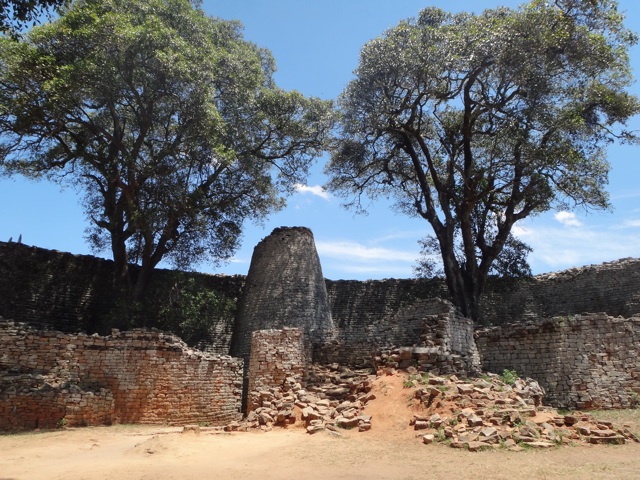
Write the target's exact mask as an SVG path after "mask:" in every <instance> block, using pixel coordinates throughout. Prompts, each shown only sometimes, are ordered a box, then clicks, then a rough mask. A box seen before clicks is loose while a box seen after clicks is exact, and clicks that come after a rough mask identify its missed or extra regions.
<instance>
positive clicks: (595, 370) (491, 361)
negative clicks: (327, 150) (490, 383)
mask: <svg viewBox="0 0 640 480" xmlns="http://www.w3.org/2000/svg"><path fill="white" fill-rule="evenodd" d="M476 343H477V345H478V350H479V352H480V357H481V361H482V366H483V368H484V369H485V370H487V371H489V372H495V373H501V372H502V371H503V370H504V369H510V370H515V371H516V372H517V373H518V375H520V376H521V377H531V378H534V379H536V380H537V381H538V382H539V383H540V385H541V386H542V387H543V388H544V389H545V390H546V392H547V393H546V397H545V398H546V400H547V401H548V402H549V403H550V404H551V405H553V406H555V407H564V408H577V409H591V408H605V409H607V408H629V407H636V406H638V405H639V400H640V316H634V317H632V318H627V319H624V318H622V317H617V318H614V317H610V316H608V315H606V314H604V313H600V314H585V315H577V316H575V317H556V318H552V319H543V320H537V321H532V322H529V323H526V324H522V323H517V324H508V325H504V326H498V327H492V328H486V329H482V330H478V331H477V332H476Z"/></svg>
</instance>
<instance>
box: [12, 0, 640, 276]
mask: <svg viewBox="0 0 640 480" xmlns="http://www.w3.org/2000/svg"><path fill="white" fill-rule="evenodd" d="M520 3H521V2H515V1H506V0H505V1H490V0H474V1H456V2H451V1H441V0H431V1H429V0H427V1H424V0H423V1H418V0H394V1H391V0H323V1H319V0H318V1H315V0H204V1H203V8H204V9H205V11H206V12H207V13H208V14H209V15H211V16H215V17H220V18H224V19H228V20H231V19H235V20H240V21H241V22H242V24H243V25H244V36H245V39H247V40H249V41H252V42H254V43H256V44H257V45H259V46H260V47H264V48H267V49H269V50H271V52H272V54H273V56H274V57H275V60H276V63H277V66H278V71H277V72H276V74H275V79H276V83H277V84H278V86H279V87H281V88H284V89H287V90H293V89H295V90H298V91H300V92H302V93H303V94H305V95H307V96H316V97H321V98H324V99H335V98H337V97H338V96H339V94H340V93H341V92H342V90H343V89H344V88H345V87H346V85H347V83H348V82H349V81H350V80H351V79H352V78H353V70H354V69H355V68H356V67H357V64H358V55H359V52H360V49H361V47H362V46H363V45H364V44H365V43H366V42H367V41H369V40H371V39H373V38H375V37H378V36H380V35H381V34H383V32H384V31H385V30H386V29H388V28H391V27H393V26H395V25H397V24H398V22H399V21H401V20H403V19H406V18H409V17H414V16H416V15H417V14H418V12H419V11H420V10H421V9H422V8H425V7H427V6H436V7H440V8H443V9H444V10H448V11H452V12H455V11H472V12H476V13H479V12H481V11H482V10H484V9H486V8H495V7H497V6H509V7H516V6H517V5H519V4H520ZM619 7H620V10H622V11H625V12H626V15H627V21H626V25H627V26H628V27H629V28H631V29H632V30H634V31H636V32H640V2H637V1H636V0H622V1H620V2H619ZM631 62H632V66H633V68H634V73H635V76H636V77H640V47H639V46H635V47H634V48H633V49H632V50H631ZM631 91H632V92H633V93H634V94H636V95H640V86H639V85H638V84H637V83H636V84H635V85H634V86H633V88H632V89H631ZM629 125H630V126H631V127H632V128H633V129H635V130H640V118H634V119H632V121H631V122H630V123H629ZM608 159H609V162H610V163H611V166H612V168H611V172H610V176H609V185H608V191H609V193H610V196H611V204H612V206H613V208H612V210H611V211H606V212H596V213H593V212H591V213H587V212H584V211H575V212H565V211H550V212H547V213H545V214H542V215H539V216H536V217H534V218H529V219H526V220H525V221H523V222H520V223H518V224H517V225H516V229H515V233H516V234H517V236H518V237H520V238H521V239H522V240H523V241H525V242H526V243H527V244H529V245H530V246H531V247H532V248H533V252H532V253H531V254H530V256H529V263H530V265H531V267H532V271H533V273H535V274H538V273H545V272H552V271H558V270H563V269H567V268H571V267H579V266H584V265H590V264H598V263H602V262H608V261H613V260H617V259H619V258H624V257H640V161H639V159H640V146H635V147H633V146H617V145H614V146H612V147H610V148H609V155H608ZM327 161H328V157H326V156H325V157H321V158H319V159H317V162H316V164H315V165H314V167H313V168H312V173H311V175H310V177H309V179H308V181H307V184H306V185H300V186H299V188H298V191H297V192H296V193H295V194H294V195H292V196H291V197H289V198H288V200H287V206H286V208H285V209H283V210H282V211H280V212H277V213H275V214H272V215H271V216H270V217H269V218H268V219H267V220H266V221H265V222H264V223H263V224H262V225H255V224H252V223H247V224H245V228H244V234H243V239H242V247H241V248H240V249H239V250H238V251H237V252H236V254H235V256H234V258H233V259H232V260H231V261H230V262H228V263H226V264H223V265H221V266H219V267H214V266H213V265H212V264H210V263H207V262H204V263H201V264H199V265H195V266H194V270H196V271H201V272H207V273H221V274H229V275H232V274H243V275H244V274H246V273H247V272H248V270H249V265H250V261H251V255H252V253H253V248H254V247H255V245H256V244H257V243H258V242H259V241H260V240H261V239H262V238H264V237H266V236H267V235H269V234H270V233H271V232H272V231H273V229H274V228H277V227H280V226H289V227H292V226H304V227H308V228H310V229H311V230H312V231H313V234H314V238H315V242H316V247H317V249H318V254H319V257H320V262H321V265H322V269H323V273H324V276H325V277H326V278H329V279H333V280H337V279H354V280H366V279H382V278H409V277H412V276H413V266H414V265H415V263H416V259H417V258H418V256H419V250H420V247H419V245H418V240H419V239H420V238H423V237H424V236H425V235H428V234H430V233H431V231H430V227H429V225H428V224H427V223H426V222H425V221H424V220H420V219H417V218H409V217H405V216H402V215H400V214H397V213H395V212H394V211H393V209H392V208H391V205H390V204H387V203H385V202H383V201H376V202H375V203H373V204H371V205H370V206H369V207H368V214H367V215H359V214H356V213H355V212H354V211H350V210H346V209H344V208H343V207H342V206H341V200H340V199H338V198H336V197H334V196H332V195H330V194H328V193H327V192H326V191H324V189H323V188H322V185H323V184H324V183H325V182H326V181H327V178H326V176H325V175H324V174H323V168H324V165H325V163H326V162H327ZM80 201H81V197H80V196H79V195H77V194H76V192H75V191H73V190H72V189H65V190H61V189H60V187H59V186H57V185H55V184H51V183H48V182H46V181H39V182H34V181H29V180H24V179H22V178H20V177H15V178H11V179H6V178H0V241H7V240H9V239H10V238H13V241H16V240H17V239H18V237H19V236H22V242H23V243H25V244H28V245H34V246H38V247H42V248H48V249H55V250H60V251H66V252H71V253H74V254H96V253H95V252H92V251H91V250H90V248H89V245H88V243H87V242H85V240H84V229H85V227H86V225H87V221H86V218H85V215H84V213H83V208H82V205H81V204H80ZM96 255H97V256H102V257H104V258H109V252H99V253H97V254H96ZM162 266H164V267H165V268H169V265H162Z"/></svg>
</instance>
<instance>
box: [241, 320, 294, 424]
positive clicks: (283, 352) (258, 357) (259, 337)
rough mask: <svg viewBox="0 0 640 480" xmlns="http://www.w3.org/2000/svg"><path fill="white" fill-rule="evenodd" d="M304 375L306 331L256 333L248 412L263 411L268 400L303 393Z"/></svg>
mask: <svg viewBox="0 0 640 480" xmlns="http://www.w3.org/2000/svg"><path fill="white" fill-rule="evenodd" d="M304 372H305V348H304V331H303V330H302V329H301V328H283V329H270V330H258V331H256V332H253V334H252V336H251V357H250V361H249V398H248V402H247V412H252V411H254V410H256V409H257V408H259V407H263V406H264V402H263V397H265V396H269V397H271V396H272V395H274V394H275V395H278V394H280V393H282V392H284V393H286V392H289V391H292V390H299V389H300V388H301V384H302V382H303V381H304ZM291 409H293V405H291Z"/></svg>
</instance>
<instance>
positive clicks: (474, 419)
mask: <svg viewBox="0 0 640 480" xmlns="http://www.w3.org/2000/svg"><path fill="white" fill-rule="evenodd" d="M467 423H468V424H469V426H470V427H481V426H482V425H483V423H484V422H483V421H482V418H480V417H479V416H478V415H476V414H475V413H474V414H471V415H469V416H468V417H467Z"/></svg>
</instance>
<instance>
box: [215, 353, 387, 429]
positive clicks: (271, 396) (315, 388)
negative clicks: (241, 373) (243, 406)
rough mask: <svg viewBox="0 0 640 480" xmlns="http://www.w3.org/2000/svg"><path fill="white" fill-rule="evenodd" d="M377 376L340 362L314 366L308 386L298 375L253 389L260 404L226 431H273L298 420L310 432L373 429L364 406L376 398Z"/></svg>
mask: <svg viewBox="0 0 640 480" xmlns="http://www.w3.org/2000/svg"><path fill="white" fill-rule="evenodd" d="M374 379H375V375H370V374H369V372H368V371H360V370H350V369H349V368H346V367H341V366H338V365H337V364H332V365H330V366H320V365H313V366H311V367H310V368H309V370H308V371H307V378H306V382H305V384H306V387H303V385H302V384H301V383H300V382H298V381H296V378H295V377H289V378H287V379H286V380H285V383H284V385H283V386H282V387H278V388H273V387H272V388H268V389H267V388H262V389H259V390H255V391H252V392H250V393H249V395H250V397H251V398H250V402H251V405H254V406H258V407H257V408H254V410H253V411H251V412H249V413H248V415H247V417H246V418H245V419H244V420H243V421H242V422H232V423H231V424H229V425H227V427H225V430H227V431H247V430H250V429H261V430H263V431H269V430H271V429H272V428H273V427H274V426H283V427H284V426H287V425H291V424H293V423H295V422H296V421H297V420H298V419H300V420H302V422H303V423H304V426H305V427H306V430H307V432H308V433H316V432H319V431H322V430H325V429H327V430H330V431H334V432H335V431H338V430H339V429H342V428H345V429H350V428H357V429H358V430H359V431H361V432H364V431H367V430H370V429H371V415H365V414H364V413H363V412H362V409H363V408H364V406H365V405H366V404H367V402H369V401H371V400H373V399H375V398H376V397H375V395H374V394H373V393H372V392H371V389H372V387H373V380H374Z"/></svg>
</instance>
